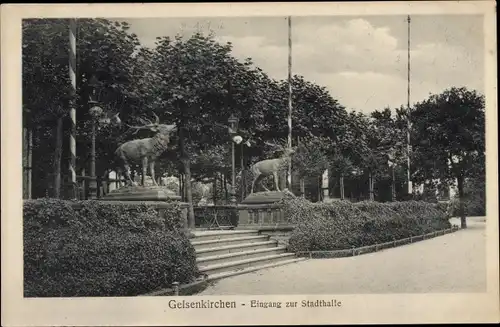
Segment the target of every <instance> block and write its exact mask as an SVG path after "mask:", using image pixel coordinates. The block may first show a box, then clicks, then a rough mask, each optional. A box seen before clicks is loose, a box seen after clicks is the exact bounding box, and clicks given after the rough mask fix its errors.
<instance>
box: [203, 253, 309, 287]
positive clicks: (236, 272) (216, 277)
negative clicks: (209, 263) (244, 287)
mask: <svg viewBox="0 0 500 327" xmlns="http://www.w3.org/2000/svg"><path fill="white" fill-rule="evenodd" d="M304 260H307V258H293V259H289V260H283V261H277V262H273V263H270V264H264V265H257V266H252V267H249V268H245V269H239V270H233V271H226V272H221V273H216V274H210V275H208V278H207V280H208V281H216V280H219V279H223V278H227V277H233V276H238V275H243V274H248V273H251V272H256V271H259V270H263V269H268V268H274V267H279V266H283V265H288V264H291V263H296V262H300V261H304Z"/></svg>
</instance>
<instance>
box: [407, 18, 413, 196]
mask: <svg viewBox="0 0 500 327" xmlns="http://www.w3.org/2000/svg"><path fill="white" fill-rule="evenodd" d="M407 22H408V94H407V103H406V106H407V110H408V113H407V132H406V137H407V146H406V151H407V164H408V171H407V179H408V194H411V193H412V182H411V173H410V151H411V144H410V129H411V121H410V113H411V109H410V23H411V18H410V15H408V18H407Z"/></svg>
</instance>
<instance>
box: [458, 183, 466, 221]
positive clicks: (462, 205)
mask: <svg viewBox="0 0 500 327" xmlns="http://www.w3.org/2000/svg"><path fill="white" fill-rule="evenodd" d="M457 187H458V198H459V213H460V227H461V228H467V219H466V217H465V192H464V178H463V176H459V177H458V178H457Z"/></svg>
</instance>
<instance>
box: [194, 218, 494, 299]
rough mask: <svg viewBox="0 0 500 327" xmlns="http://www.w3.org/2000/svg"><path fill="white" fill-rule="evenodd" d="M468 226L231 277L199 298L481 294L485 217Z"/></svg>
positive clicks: (469, 220)
mask: <svg viewBox="0 0 500 327" xmlns="http://www.w3.org/2000/svg"><path fill="white" fill-rule="evenodd" d="M451 221H452V223H453V224H458V225H459V222H458V220H456V219H452V220H451ZM468 227H469V228H468V229H466V230H459V231H457V232H455V233H452V234H447V235H444V236H438V237H436V238H433V239H429V240H425V241H422V242H418V243H414V244H409V245H405V246H401V247H397V248H392V249H387V250H383V251H380V252H376V253H370V254H364V255H361V256H357V257H348V258H338V259H310V260H306V261H303V262H299V263H296V264H290V265H285V266H281V267H276V268H270V269H266V270H261V271H257V272H254V273H250V274H245V275H240V276H235V277H230V278H227V279H224V280H221V281H219V282H217V283H215V284H214V285H212V286H210V287H208V288H207V289H206V290H205V291H203V292H202V293H200V294H199V295H265V294H333V293H335V294H356V293H358V294H359V293H365V294H366V293H431V292H435V293H440V292H446V293H448V292H483V291H485V290H486V254H485V252H486V237H485V223H484V218H469V219H468Z"/></svg>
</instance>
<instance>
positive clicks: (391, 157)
mask: <svg viewBox="0 0 500 327" xmlns="http://www.w3.org/2000/svg"><path fill="white" fill-rule="evenodd" d="M393 152H394V149H391V152H390V153H389V156H388V160H387V164H388V165H389V167H390V168H391V174H392V181H391V201H392V202H394V201H396V174H395V168H396V163H395V162H394V154H393Z"/></svg>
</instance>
